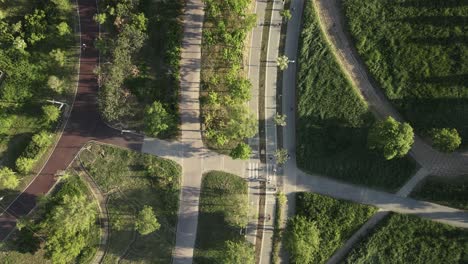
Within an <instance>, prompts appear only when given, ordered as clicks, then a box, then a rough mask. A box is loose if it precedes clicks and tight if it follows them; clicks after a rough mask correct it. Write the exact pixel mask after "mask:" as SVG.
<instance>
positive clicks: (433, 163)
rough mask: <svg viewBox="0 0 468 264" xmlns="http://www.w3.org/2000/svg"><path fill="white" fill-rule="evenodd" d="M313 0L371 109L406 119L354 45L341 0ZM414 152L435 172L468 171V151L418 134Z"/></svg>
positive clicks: (339, 57)
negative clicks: (444, 149)
mask: <svg viewBox="0 0 468 264" xmlns="http://www.w3.org/2000/svg"><path fill="white" fill-rule="evenodd" d="M313 3H314V5H315V11H316V14H317V16H318V18H319V20H320V25H321V27H322V32H324V35H325V37H326V38H327V40H328V41H329V42H330V44H331V45H330V46H331V47H332V50H333V52H334V53H335V55H336V56H335V57H336V58H337V60H338V62H339V64H340V65H341V67H342V68H343V72H344V73H345V74H346V75H348V77H349V79H350V80H351V81H352V83H353V85H354V86H355V87H357V88H359V90H360V92H361V94H362V96H363V97H364V99H365V100H366V101H367V103H368V104H369V106H370V110H371V111H372V112H373V113H374V114H375V115H376V116H378V117H380V118H385V117H387V116H392V117H394V118H395V119H396V120H399V121H403V118H402V117H401V116H400V114H399V113H398V112H397V111H396V109H395V108H394V107H393V106H392V104H391V103H390V102H389V100H388V99H387V98H386V96H385V95H384V94H383V92H382V91H381V89H380V88H379V87H375V85H374V83H375V81H372V77H371V76H370V75H369V74H368V72H367V68H366V66H365V65H364V63H363V62H362V60H361V59H360V57H359V54H358V52H357V51H356V49H355V48H354V44H353V42H352V41H351V36H349V34H347V30H346V23H345V21H344V15H343V14H342V11H341V8H340V4H339V3H338V0H317V1H313ZM410 154H411V156H412V157H413V158H414V159H415V160H416V161H417V162H418V163H419V164H420V165H421V166H422V167H424V168H426V169H427V170H428V171H429V172H430V174H433V175H440V176H456V175H463V174H467V173H468V156H467V155H466V154H462V153H452V154H445V153H441V152H439V151H437V150H435V149H433V148H432V147H431V146H429V145H428V144H427V143H425V142H424V141H423V140H422V139H421V138H420V137H418V136H417V135H415V142H414V145H413V147H412V149H411V152H410Z"/></svg>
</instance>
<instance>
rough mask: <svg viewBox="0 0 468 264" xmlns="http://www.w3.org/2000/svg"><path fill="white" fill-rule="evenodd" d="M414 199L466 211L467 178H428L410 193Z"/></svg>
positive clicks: (467, 202) (467, 197)
mask: <svg viewBox="0 0 468 264" xmlns="http://www.w3.org/2000/svg"><path fill="white" fill-rule="evenodd" d="M411 196H412V197H414V198H415V199H419V200H425V201H430V202H434V203H438V204H442V205H447V206H450V207H455V208H459V209H464V210H468V177H467V176H466V175H465V176H458V177H437V176H430V177H428V178H427V179H426V180H425V181H424V182H423V183H422V185H421V186H419V187H418V188H417V189H416V190H414V191H413V192H412V193H411Z"/></svg>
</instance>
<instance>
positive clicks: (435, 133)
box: [430, 128, 461, 152]
mask: <svg viewBox="0 0 468 264" xmlns="http://www.w3.org/2000/svg"><path fill="white" fill-rule="evenodd" d="M430 134H431V139H432V142H433V144H434V147H436V148H437V149H438V150H440V151H443V152H453V151H455V150H456V149H457V148H458V147H459V146H460V144H461V138H460V135H459V134H458V131H457V130H456V129H455V128H452V129H449V128H441V129H432V131H431V133H430Z"/></svg>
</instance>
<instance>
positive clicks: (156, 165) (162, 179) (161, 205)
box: [80, 144, 181, 263]
mask: <svg viewBox="0 0 468 264" xmlns="http://www.w3.org/2000/svg"><path fill="white" fill-rule="evenodd" d="M80 158H81V160H82V161H83V164H84V166H85V168H86V169H87V170H88V171H89V173H90V174H91V176H92V177H93V179H94V180H95V181H96V182H97V184H98V186H99V187H100V188H101V189H102V190H103V192H104V193H108V195H109V200H108V211H109V215H110V227H111V230H110V233H111V235H110V240H109V249H108V252H107V254H106V257H105V261H104V263H115V262H116V261H118V260H119V258H120V257H122V259H121V263H131V262H132V263H135V262H137V263H169V262H170V261H171V254H172V249H173V247H174V243H175V228H176V223H177V209H178V207H179V190H180V174H181V167H180V166H179V165H178V164H177V163H175V162H172V161H170V160H166V159H162V158H158V157H155V156H151V155H147V154H141V153H138V152H134V151H129V150H124V149H120V148H117V147H111V146H107V145H100V144H89V145H88V150H84V151H82V152H81V154H80ZM144 205H149V206H151V207H152V208H153V210H154V211H155V214H156V217H157V219H158V221H159V223H160V224H161V228H160V229H159V230H158V231H156V232H153V233H151V234H149V235H145V236H142V235H139V234H138V233H136V232H135V231H134V223H135V218H136V215H137V214H138V212H139V211H140V210H141V209H142V208H143V206H144ZM127 249H128V250H127Z"/></svg>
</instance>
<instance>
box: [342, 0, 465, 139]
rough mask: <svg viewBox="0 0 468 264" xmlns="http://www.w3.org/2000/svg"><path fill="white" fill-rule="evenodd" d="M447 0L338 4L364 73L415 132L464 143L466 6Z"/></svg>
mask: <svg viewBox="0 0 468 264" xmlns="http://www.w3.org/2000/svg"><path fill="white" fill-rule="evenodd" d="M463 2H464V1H456V0H447V1H438V0H398V1H381V0H370V1H361V0H342V4H343V10H344V14H345V15H346V17H347V20H348V29H349V31H350V33H351V35H352V36H353V37H354V39H355V43H356V48H357V50H358V52H359V53H360V55H361V57H362V58H363V60H364V61H365V63H366V64H367V67H368V70H369V71H370V73H371V74H372V75H373V77H374V79H375V80H376V81H377V83H378V84H379V85H380V86H381V87H382V88H383V90H384V91H385V93H386V95H387V97H388V98H389V99H390V100H391V101H392V102H393V104H394V105H395V106H396V107H397V109H398V110H399V111H400V112H401V113H402V114H403V115H404V117H405V118H406V119H407V120H409V121H410V123H411V124H412V126H413V127H414V128H415V129H416V130H417V131H420V132H422V133H423V134H424V133H427V132H428V130H429V129H431V128H444V127H448V128H456V129H457V130H458V132H459V133H460V135H461V137H462V138H463V143H462V144H464V145H465V146H467V142H468V141H467V139H468V115H466V112H467V111H468V81H467V80H468V23H467V22H468V20H467V17H468V6H467V5H466V4H464V3H463Z"/></svg>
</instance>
